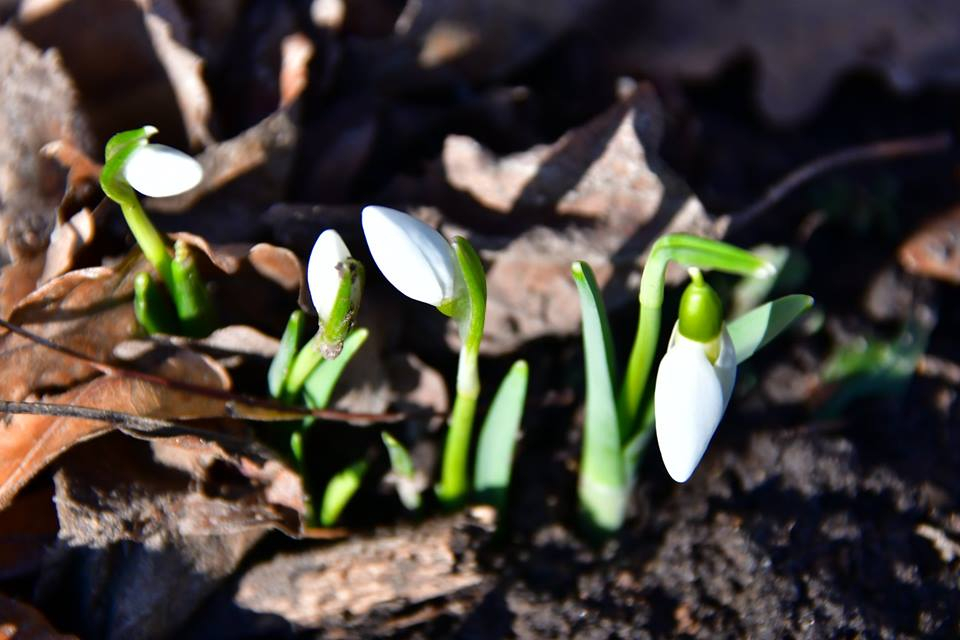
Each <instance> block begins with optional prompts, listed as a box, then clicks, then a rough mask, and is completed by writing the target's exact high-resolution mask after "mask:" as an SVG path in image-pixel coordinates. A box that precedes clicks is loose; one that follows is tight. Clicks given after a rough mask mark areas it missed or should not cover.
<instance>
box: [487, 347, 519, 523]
mask: <svg viewBox="0 0 960 640" xmlns="http://www.w3.org/2000/svg"><path fill="white" fill-rule="evenodd" d="M529 376H530V371H529V367H528V366H527V363H526V361H525V360H517V361H516V362H514V363H513V366H512V367H510V371H509V372H508V373H507V375H506V376H504V378H503V382H501V383H500V388H499V389H497V393H496V395H495V396H494V397H493V403H492V404H491V405H490V410H489V411H488V412H487V417H486V419H485V420H484V421H483V427H482V428H481V429H480V441H479V442H478V444H477V457H476V464H475V466H474V476H473V487H474V491H475V492H476V495H477V499H478V501H479V502H483V503H486V504H491V505H493V506H494V507H496V508H497V510H498V511H499V510H501V509H502V508H503V505H504V504H505V503H506V499H507V490H508V489H509V488H510V472H511V470H512V469H513V452H514V449H515V448H516V444H517V433H518V432H519V430H520V422H521V420H522V419H523V405H524V403H525V402H526V399H527V380H528V378H529Z"/></svg>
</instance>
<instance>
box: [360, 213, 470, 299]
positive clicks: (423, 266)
mask: <svg viewBox="0 0 960 640" xmlns="http://www.w3.org/2000/svg"><path fill="white" fill-rule="evenodd" d="M361 222H362V224H363V233H364V235H365V236H366V238H367V245H368V246H369V247H370V254H371V255H372V256H373V261H374V262H376V263H377V267H379V269H380V271H381V272H382V273H383V275H384V277H386V279H387V280H389V281H390V284H392V285H393V286H394V287H396V288H397V290H398V291H400V293H402V294H403V295H405V296H407V297H408V298H413V299H414V300H419V301H420V302H426V303H427V304H431V305H433V306H435V307H436V306H439V305H440V304H441V303H442V302H443V301H445V300H449V299H451V298H453V295H454V283H455V282H456V278H455V275H454V274H455V273H456V272H455V269H456V266H455V265H454V257H453V249H452V248H451V247H450V243H448V242H447V241H446V240H445V239H444V237H443V236H442V235H440V233H439V232H438V231H437V230H436V229H434V228H433V227H431V226H429V225H427V224H425V223H423V222H421V221H419V220H417V219H416V218H413V217H411V216H409V215H407V214H405V213H402V212H400V211H397V210H395V209H388V208H387V207H376V206H371V207H364V209H363V213H362V220H361Z"/></svg>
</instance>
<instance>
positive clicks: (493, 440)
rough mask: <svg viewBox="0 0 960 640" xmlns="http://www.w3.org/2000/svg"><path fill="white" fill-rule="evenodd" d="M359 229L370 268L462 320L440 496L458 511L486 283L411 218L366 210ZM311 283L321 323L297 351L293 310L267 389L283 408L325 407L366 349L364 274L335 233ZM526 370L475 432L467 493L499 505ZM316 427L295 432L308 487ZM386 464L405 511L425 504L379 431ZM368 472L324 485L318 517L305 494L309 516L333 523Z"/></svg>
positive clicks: (315, 254) (413, 476) (397, 449)
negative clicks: (359, 323)
mask: <svg viewBox="0 0 960 640" xmlns="http://www.w3.org/2000/svg"><path fill="white" fill-rule="evenodd" d="M363 228H364V233H365V235H366V238H367V242H368V244H369V246H370V251H371V254H372V255H373V258H374V261H375V262H376V263H377V265H378V266H379V267H380V270H381V271H382V272H383V273H384V275H385V276H386V277H387V279H388V280H389V281H390V282H391V283H392V284H393V285H394V286H396V287H397V288H398V289H399V290H400V291H401V292H402V293H404V294H406V295H407V296H409V297H412V298H414V299H416V300H420V301H423V302H427V303H430V304H432V305H433V306H435V307H437V308H438V309H439V310H440V311H441V312H443V313H444V314H446V315H448V316H451V317H453V318H454V319H455V320H457V322H458V326H459V328H460V335H461V338H462V348H461V351H460V361H459V366H458V370H457V394H456V399H455V401H454V405H453V410H452V412H451V415H450V418H449V429H448V432H447V438H446V443H445V446H444V453H443V463H442V471H441V478H440V483H439V484H438V486H437V489H436V491H437V496H438V498H439V499H440V501H441V502H442V503H443V504H444V505H445V506H447V507H457V506H460V505H462V504H463V503H464V502H465V501H466V499H467V497H468V494H469V492H470V488H471V484H470V481H469V479H468V477H469V457H470V456H469V452H470V442H471V434H472V430H473V421H474V417H475V413H476V406H477V399H478V397H479V394H480V380H479V375H478V371H477V364H478V358H479V352H480V340H481V338H482V336H483V325H484V314H485V309H486V280H485V276H484V273H483V267H482V265H481V264H480V259H479V257H478V256H477V254H476V252H475V251H474V249H473V247H471V246H470V244H469V243H468V242H467V241H466V240H465V239H463V238H456V239H455V240H454V241H453V243H452V244H451V243H448V242H447V241H446V240H445V239H444V238H443V237H442V236H441V235H440V234H439V233H437V231H435V230H434V229H432V228H430V227H428V226H427V225H425V224H424V223H422V222H420V221H418V220H416V219H414V218H411V217H410V216H408V215H406V214H404V213H401V212H399V211H394V210H392V209H385V208H383V207H367V208H365V209H364V211H363ZM307 283H308V286H309V288H310V294H311V297H312V299H313V303H314V307H315V308H316V310H317V313H318V315H319V317H320V326H319V329H318V331H317V333H316V335H315V336H314V337H313V338H312V339H310V340H309V341H308V342H307V343H306V344H305V345H303V346H301V336H302V332H303V328H304V324H305V322H306V320H305V316H304V315H303V313H302V312H300V311H296V312H294V313H293V314H292V315H291V317H290V321H289V322H288V325H287V329H286V331H285V332H284V334H283V337H282V338H281V345H280V349H279V351H278V353H277V355H276V357H275V358H274V360H273V362H272V364H271V367H270V372H269V375H268V382H269V387H270V392H271V394H272V395H273V396H274V397H275V398H278V399H280V400H282V401H284V402H288V403H300V402H304V403H306V404H307V405H308V406H309V407H311V408H316V409H322V408H325V407H326V406H327V403H328V402H329V401H330V398H331V395H332V392H333V387H334V385H335V384H336V382H337V379H338V378H339V377H340V374H341V373H342V371H343V368H344V367H345V366H346V363H347V362H349V360H350V358H352V357H353V355H354V354H355V353H356V351H357V350H358V349H359V348H360V346H361V345H362V344H363V342H364V340H365V339H366V337H367V330H366V329H362V328H361V329H356V330H353V331H350V327H351V325H352V322H353V319H354V318H355V316H356V312H357V308H358V305H359V302H360V293H361V289H362V286H363V267H362V265H361V264H360V263H359V262H357V261H356V260H354V259H353V258H352V257H351V256H350V252H349V251H348V250H347V247H346V246H345V245H344V244H343V241H342V240H341V239H340V236H339V235H337V234H336V233H335V232H333V231H325V232H324V233H322V234H321V235H320V237H319V238H318V239H317V242H316V244H315V246H314V249H313V251H312V253H311V256H310V260H309V263H308V266H307ZM527 377H528V371H527V365H526V363H525V362H523V361H519V362H517V363H515V364H514V365H513V367H512V368H511V370H510V372H509V373H508V374H507V376H506V377H505V378H504V382H503V384H502V385H501V387H500V389H499V390H498V392H497V394H496V395H495V397H494V400H493V403H492V405H491V407H490V411H489V412H488V414H487V416H486V420H485V421H484V425H483V428H482V430H481V434H480V440H479V445H478V448H477V454H476V464H475V468H474V481H473V488H474V490H475V491H476V494H475V495H476V496H477V498H478V499H480V500H483V501H484V502H488V503H490V504H493V505H494V506H496V507H498V508H499V507H502V506H503V504H504V502H505V500H506V492H507V488H508V486H509V482H510V469H511V461H512V458H513V452H514V445H515V442H516V437H517V432H518V430H519V426H520V421H521V417H522V413H523V405H524V402H525V400H526V386H527ZM312 423H313V421H312V420H310V419H308V420H305V421H304V422H303V423H302V424H300V425H297V426H296V427H295V428H294V430H293V433H292V434H291V439H290V451H291V453H292V456H293V458H294V460H295V462H296V464H297V465H298V467H299V470H300V472H301V474H302V476H303V477H304V482H305V485H307V486H308V485H309V482H308V474H309V471H310V469H309V465H308V463H307V461H306V460H305V451H304V440H305V436H306V433H307V432H308V430H309V429H310V426H311V425H312ZM382 439H383V443H384V446H385V447H386V449H387V453H388V455H389V457H390V463H391V467H392V471H391V477H390V479H391V480H392V481H393V482H394V484H395V485H396V487H397V493H398V495H399V497H400V500H401V501H402V502H403V504H404V506H406V507H407V508H408V509H410V510H417V509H419V508H420V506H421V502H422V500H421V495H420V492H421V490H422V483H421V481H420V475H419V474H418V472H417V470H416V468H415V467H414V464H413V460H412V458H411V456H410V454H409V453H408V452H407V450H406V449H405V448H404V446H403V445H402V444H401V443H400V442H399V441H398V440H397V439H396V438H394V437H393V436H392V435H391V434H389V433H387V432H383V433H382ZM367 469H368V463H367V461H366V460H358V461H355V462H353V463H351V464H349V465H347V466H346V467H345V468H344V469H343V470H341V471H340V472H338V473H336V474H335V475H334V476H333V478H331V479H330V481H329V482H328V483H327V486H326V489H325V491H324V495H323V498H322V500H321V501H320V506H319V510H317V509H315V508H314V507H313V500H312V499H310V498H309V496H308V505H307V506H308V519H309V520H310V521H313V522H316V523H318V524H321V525H323V526H330V525H332V524H334V523H335V522H336V521H337V519H338V518H339V515H340V513H341V511H342V509H343V508H344V506H345V505H346V504H347V502H348V501H349V500H350V498H351V496H352V495H353V494H354V492H356V490H357V489H358V487H359V486H360V484H361V482H362V479H363V476H364V474H365V473H366V471H367Z"/></svg>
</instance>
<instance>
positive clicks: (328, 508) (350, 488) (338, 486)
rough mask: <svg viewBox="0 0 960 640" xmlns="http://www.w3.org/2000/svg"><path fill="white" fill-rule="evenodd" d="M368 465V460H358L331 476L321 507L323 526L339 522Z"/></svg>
mask: <svg viewBox="0 0 960 640" xmlns="http://www.w3.org/2000/svg"><path fill="white" fill-rule="evenodd" d="M367 467H368V465H367V461H366V460H357V461H356V462H354V463H353V464H351V465H350V466H349V467H347V468H346V469H344V470H343V471H340V472H338V473H337V474H336V475H334V476H333V477H332V478H330V482H328V483H327V488H326V489H324V491H323V504H322V505H321V507H320V524H321V525H322V526H324V527H332V526H333V525H335V524H336V523H337V520H339V519H340V514H341V513H342V512H343V509H344V507H346V506H347V503H348V502H350V499H351V498H352V497H353V494H355V493H356V492H357V489H359V488H360V483H361V482H363V476H364V475H366V473H367Z"/></svg>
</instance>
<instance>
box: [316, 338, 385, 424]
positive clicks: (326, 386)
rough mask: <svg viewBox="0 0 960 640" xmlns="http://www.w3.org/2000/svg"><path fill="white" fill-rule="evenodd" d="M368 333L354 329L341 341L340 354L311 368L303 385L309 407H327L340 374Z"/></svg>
mask: <svg viewBox="0 0 960 640" xmlns="http://www.w3.org/2000/svg"><path fill="white" fill-rule="evenodd" d="M369 334H370V332H369V331H367V330H366V329H362V328H361V329H355V330H354V331H352V332H351V333H350V335H349V336H347V339H346V340H344V341H343V350H342V351H341V352H340V355H338V356H337V357H336V358H334V359H333V360H323V361H322V362H320V364H319V365H318V366H317V368H316V369H314V370H313V373H311V374H310V376H309V377H308V378H307V381H306V382H305V383H304V385H303V392H304V397H305V398H306V400H307V406H308V407H310V408H311V409H326V408H327V404H329V403H330V396H332V395H333V389H334V387H335V386H336V384H337V381H338V380H339V379H340V375H341V374H342V373H343V370H344V368H345V367H346V366H347V365H348V364H349V363H350V360H351V359H352V358H353V356H354V355H356V353H357V351H358V350H359V349H360V347H362V346H363V343H364V342H366V340H367V336H368V335H369ZM304 348H306V347H304Z"/></svg>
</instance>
